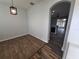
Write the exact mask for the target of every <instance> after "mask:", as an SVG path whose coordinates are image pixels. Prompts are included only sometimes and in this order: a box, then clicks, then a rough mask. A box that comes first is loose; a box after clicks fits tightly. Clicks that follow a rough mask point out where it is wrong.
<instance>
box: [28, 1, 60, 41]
mask: <svg viewBox="0 0 79 59" xmlns="http://www.w3.org/2000/svg"><path fill="white" fill-rule="evenodd" d="M58 1H59V0H43V1H42V2H40V3H38V4H35V5H34V6H32V7H31V8H29V9H28V17H29V18H28V20H29V33H30V34H31V35H33V36H35V37H37V38H39V39H41V40H43V41H45V42H48V40H49V27H50V15H49V13H50V12H49V10H50V8H51V7H52V6H53V4H54V3H56V2H58Z"/></svg>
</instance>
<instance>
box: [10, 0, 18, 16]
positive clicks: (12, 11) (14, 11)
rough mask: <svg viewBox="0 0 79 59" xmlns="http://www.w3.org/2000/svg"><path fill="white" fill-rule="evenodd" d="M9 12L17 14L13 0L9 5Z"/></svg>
mask: <svg viewBox="0 0 79 59" xmlns="http://www.w3.org/2000/svg"><path fill="white" fill-rule="evenodd" d="M10 14H12V15H17V8H16V7H14V6H13V0H12V6H10Z"/></svg>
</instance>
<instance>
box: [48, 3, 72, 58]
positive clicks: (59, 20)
mask: <svg viewBox="0 0 79 59" xmlns="http://www.w3.org/2000/svg"><path fill="white" fill-rule="evenodd" d="M70 5H71V3H70V2H68V1H64V2H58V3H56V4H55V5H54V6H53V7H52V8H51V9H50V12H51V13H50V17H51V24H50V40H49V43H48V45H49V46H50V47H51V48H52V49H53V50H54V51H55V53H57V54H58V55H59V56H61V57H62V55H63V51H62V46H63V41H64V37H65V32H66V26H67V21H68V16H69V11H70Z"/></svg>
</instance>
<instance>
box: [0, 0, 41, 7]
mask: <svg viewBox="0 0 79 59" xmlns="http://www.w3.org/2000/svg"><path fill="white" fill-rule="evenodd" d="M13 1H14V4H15V6H18V7H22V8H28V7H29V6H31V5H30V2H33V3H38V2H40V1H42V0H13ZM0 3H2V4H8V5H11V0H0Z"/></svg>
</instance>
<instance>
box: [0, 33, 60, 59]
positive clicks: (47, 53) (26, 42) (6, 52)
mask: <svg viewBox="0 0 79 59" xmlns="http://www.w3.org/2000/svg"><path fill="white" fill-rule="evenodd" d="M38 56H39V57H38ZM40 57H41V58H40ZM58 58H59V56H57V55H56V54H55V53H54V52H53V51H52V50H51V48H49V47H48V46H47V45H46V43H44V42H42V41H41V40H39V39H37V38H35V37H33V36H31V35H25V36H22V37H18V38H14V39H11V40H7V41H4V42H0V59H58Z"/></svg>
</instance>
